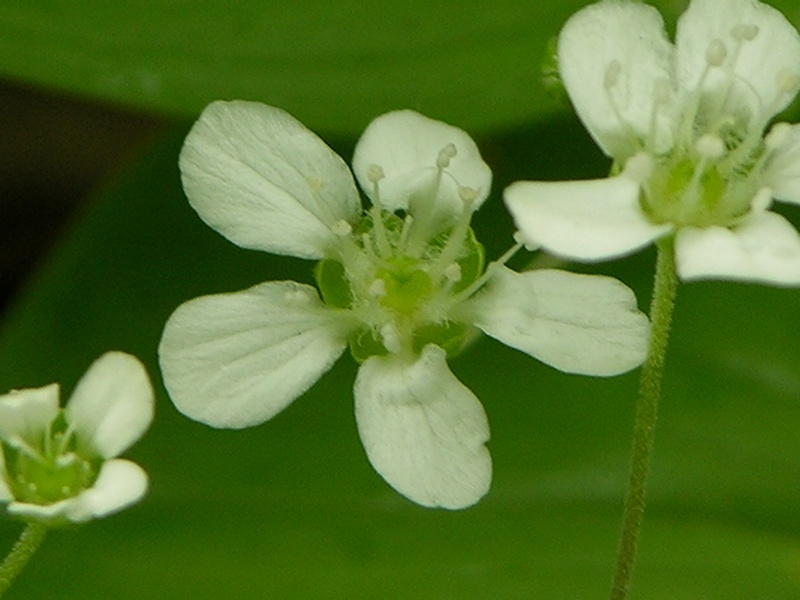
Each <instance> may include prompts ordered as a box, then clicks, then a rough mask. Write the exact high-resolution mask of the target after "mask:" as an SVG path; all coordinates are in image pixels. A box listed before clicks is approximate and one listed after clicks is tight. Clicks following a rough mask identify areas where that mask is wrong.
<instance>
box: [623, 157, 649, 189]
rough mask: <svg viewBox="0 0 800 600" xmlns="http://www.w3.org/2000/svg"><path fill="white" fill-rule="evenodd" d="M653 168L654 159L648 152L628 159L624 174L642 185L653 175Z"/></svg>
mask: <svg viewBox="0 0 800 600" xmlns="http://www.w3.org/2000/svg"><path fill="white" fill-rule="evenodd" d="M653 166H654V165H653V159H652V157H651V156H650V155H649V154H647V153H646V152H639V153H638V154H634V155H633V156H631V157H630V158H629V159H628V162H626V163H625V168H624V169H623V173H624V174H625V175H626V176H627V177H629V178H631V179H633V180H634V181H636V182H637V183H642V182H643V181H645V180H646V179H648V178H649V177H650V175H652V174H653Z"/></svg>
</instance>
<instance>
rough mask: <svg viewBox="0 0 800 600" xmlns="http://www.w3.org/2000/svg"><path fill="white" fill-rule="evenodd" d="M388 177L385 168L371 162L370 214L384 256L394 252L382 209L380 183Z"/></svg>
mask: <svg viewBox="0 0 800 600" xmlns="http://www.w3.org/2000/svg"><path fill="white" fill-rule="evenodd" d="M384 177H386V173H384V172H383V169H382V168H381V167H380V166H379V165H376V164H371V165H370V166H369V167H367V179H369V181H370V183H372V207H370V211H369V212H370V215H372V230H373V231H374V232H375V242H376V243H377V245H378V251H379V252H380V253H381V254H383V255H384V256H389V255H390V254H391V253H392V246H391V244H390V243H389V238H388V236H387V235H386V228H385V227H384V226H383V217H382V215H381V210H382V209H383V205H382V203H381V191H380V185H378V184H379V183H380V181H381V179H383V178H384Z"/></svg>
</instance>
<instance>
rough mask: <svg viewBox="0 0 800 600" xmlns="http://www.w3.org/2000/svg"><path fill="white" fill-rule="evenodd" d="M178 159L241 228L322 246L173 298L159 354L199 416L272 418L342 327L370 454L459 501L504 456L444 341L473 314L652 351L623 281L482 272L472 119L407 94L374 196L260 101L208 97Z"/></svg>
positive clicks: (366, 141)
mask: <svg viewBox="0 0 800 600" xmlns="http://www.w3.org/2000/svg"><path fill="white" fill-rule="evenodd" d="M180 167H181V172H182V177H183V185H184V189H185V190H186V194H187V196H188V198H189V202H190V204H191V205H192V206H193V207H194V209H195V210H196V211H197V213H198V214H199V215H200V217H201V218H202V219H203V220H204V221H205V222H206V223H208V224H209V225H210V226H211V227H213V228H214V229H216V230H217V231H219V232H220V233H222V234H223V235H224V236H226V237H227V238H228V239H229V240H231V241H232V242H234V243H235V244H238V245H240V246H243V247H246V248H254V249H259V250H266V251H269V252H275V253H279V254H288V255H294V256H300V257H305V258H312V259H316V260H318V262H317V266H316V268H315V270H314V276H315V279H316V282H317V286H318V288H319V292H318V291H317V289H315V288H313V287H311V286H308V285H303V284H299V283H295V282H291V281H272V282H266V283H262V284H259V285H256V286H254V287H252V288H250V289H247V290H244V291H241V292H236V293H231V294H219V295H214V296H205V297H201V298H196V299H194V300H190V301H189V302H186V303H185V304H183V305H182V306H180V307H179V308H178V309H177V310H176V311H175V313H173V315H172V316H171V317H170V319H169V321H168V322H167V324H166V327H165V329H164V334H163V337H162V340H161V345H160V347H159V357H160V362H161V368H162V371H163V376H164V383H165V385H166V388H167V390H168V391H169V394H170V396H171V397H172V400H173V402H174V403H175V405H176V406H177V407H178V409H179V410H180V411H182V412H183V413H184V414H186V415H187V416H189V417H191V418H193V419H196V420H198V421H202V422H204V423H207V424H209V425H212V426H215V427H230V428H239V427H248V426H251V425H255V424H258V423H261V422H263V421H265V420H267V419H270V418H271V417H273V416H274V415H275V414H277V413H278V412H279V411H281V410H282V409H284V408H285V407H286V406H287V405H288V404H289V403H291V402H292V401H293V400H295V399H296V398H297V397H298V396H300V395H301V394H302V393H303V392H305V391H306V390H307V389H308V388H309V387H310V386H311V385H312V384H313V383H314V382H315V381H316V380H317V379H318V378H319V377H320V376H321V375H322V373H324V372H325V371H327V370H328V369H329V368H330V367H331V365H332V364H333V363H334V361H336V359H337V358H338V357H339V356H340V355H341V354H342V352H343V351H344V349H345V348H347V347H348V346H349V347H350V350H351V353H352V354H353V356H354V357H355V358H356V359H357V360H358V361H359V362H360V363H362V364H361V368H360V369H359V372H358V376H357V379H356V382H355V412H356V421H357V425H358V430H359V433H360V436H361V439H362V442H363V444H364V448H365V450H366V453H367V456H368V458H369V460H370V462H371V463H372V465H373V466H374V468H375V469H376V470H377V471H378V472H379V473H380V474H381V475H382V476H383V477H384V478H385V479H386V481H387V482H388V483H389V484H390V485H392V486H393V487H394V488H395V489H396V490H398V491H399V492H400V493H401V494H403V495H405V496H406V497H408V498H410V499H411V500H413V501H414V502H417V503H419V504H422V505H425V506H441V507H446V508H463V507H466V506H469V505H471V504H474V503H475V502H477V501H478V500H479V499H480V498H481V497H482V496H483V495H484V494H485V493H486V492H487V491H488V488H489V484H490V481H491V471H492V467H491V458H490V456H489V452H488V450H487V448H486V446H485V443H486V442H487V440H488V439H489V426H488V422H487V419H486V415H485V413H484V410H483V407H482V406H481V404H480V402H479V401H478V399H477V398H476V397H475V395H474V394H472V392H470V390H469V389H467V388H466V387H465V386H464V385H463V384H462V383H460V382H459V381H458V380H457V379H456V378H455V376H454V375H453V374H452V373H451V372H450V370H449V368H448V366H447V362H446V360H445V359H446V356H447V355H448V354H452V353H455V352H457V351H458V350H459V349H460V348H461V346H462V344H463V342H464V339H465V338H466V336H467V334H468V332H469V329H470V327H471V325H473V324H474V325H476V326H477V327H479V328H480V329H482V330H483V331H484V332H486V333H488V334H489V335H491V336H493V337H495V338H497V339H499V340H501V341H502V342H504V343H506V344H508V345H510V346H513V347H515V348H519V349H521V350H523V351H524V352H527V353H529V354H531V355H533V356H536V357H537V358H540V359H541V360H543V361H545V362H547V363H549V364H551V365H553V366H555V367H557V368H559V369H562V370H564V371H569V372H574V373H587V374H593V375H613V374H617V373H620V372H623V371H626V370H629V369H631V368H633V367H635V366H637V365H638V364H640V363H641V361H642V360H643V358H644V353H645V345H646V337H647V331H648V324H647V320H646V318H645V317H644V315H642V314H641V313H639V312H638V311H637V310H636V302H635V298H634V296H633V294H632V292H631V291H630V290H629V289H628V288H626V287H625V286H624V285H622V284H621V283H619V282H618V281H616V280H613V279H609V278H602V277H590V276H583V275H574V274H568V273H560V272H557V271H540V272H535V273H533V272H529V273H523V274H519V273H515V272H513V271H510V270H509V269H507V268H505V267H503V266H502V265H500V264H495V265H492V266H490V267H489V271H488V274H487V273H486V272H484V256H483V247H482V246H481V245H480V244H479V243H478V242H477V240H476V239H475V237H474V234H473V233H472V230H471V229H470V227H469V224H470V219H471V216H472V213H473V211H474V210H475V209H476V208H478V207H479V206H480V205H481V203H482V202H483V201H484V200H485V199H486V197H487V196H488V194H489V187H490V184H491V172H490V170H489V167H488V166H487V165H486V164H485V163H484V162H483V160H482V159H481V157H480V154H479V152H478V149H477V147H476V145H475V143H474V142H473V141H472V139H470V137H469V136H468V135H467V134H466V133H464V132H463V131H461V130H460V129H457V128H455V127H451V126H449V125H446V124H445V123H441V122H439V121H433V120H431V119H428V118H426V117H424V116H422V115H420V114H417V113H415V112H411V111H396V112H391V113H388V114H385V115H383V116H381V117H378V118H377V119H376V120H374V121H373V122H372V123H371V124H370V125H369V127H368V128H367V129H366V131H365V132H364V134H363V136H362V137H361V139H360V141H359V142H358V145H357V146H356V149H355V154H354V158H353V171H354V173H355V176H356V179H357V180H358V182H359V184H360V186H361V188H362V189H363V190H364V193H365V194H366V195H367V196H368V197H369V198H370V200H371V205H372V206H371V207H370V208H369V209H368V210H366V211H364V210H362V207H361V201H360V197H359V192H358V189H357V188H356V185H355V183H354V181H353V178H352V176H351V174H350V171H349V170H348V168H347V166H346V165H345V163H344V162H343V161H342V160H341V159H340V158H339V157H338V156H337V155H336V154H335V153H334V152H333V151H332V150H331V149H330V148H329V147H328V146H326V145H325V144H324V142H322V140H320V139H319V138H318V137H316V136H315V135H314V134H313V133H311V132H310V131H309V130H308V129H306V128H305V127H304V126H303V125H302V124H301V123H299V122H298V121H297V120H295V119H294V118H293V117H291V116H290V115H288V114H287V113H285V112H284V111H282V110H280V109H278V108H274V107H270V106H266V105H263V104H258V103H254V102H243V101H234V102H215V103H213V104H211V105H210V106H208V107H207V108H206V109H205V111H204V112H203V114H202V115H201V116H200V118H199V120H198V121H197V123H196V124H195V125H194V127H193V129H192V131H191V132H190V133H189V135H188V137H187V139H186V143H185V145H184V148H183V151H182V153H181V158H180ZM320 295H321V298H320Z"/></svg>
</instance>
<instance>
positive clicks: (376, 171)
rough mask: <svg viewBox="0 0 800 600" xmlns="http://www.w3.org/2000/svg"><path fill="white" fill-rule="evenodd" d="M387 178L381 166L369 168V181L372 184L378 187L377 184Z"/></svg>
mask: <svg viewBox="0 0 800 600" xmlns="http://www.w3.org/2000/svg"><path fill="white" fill-rule="evenodd" d="M384 177H386V173H384V172H383V169H381V167H380V166H379V165H370V166H369V167H367V179H369V181H370V183H372V184H373V185H377V183H378V182H379V181H380V180H381V179H383V178H384Z"/></svg>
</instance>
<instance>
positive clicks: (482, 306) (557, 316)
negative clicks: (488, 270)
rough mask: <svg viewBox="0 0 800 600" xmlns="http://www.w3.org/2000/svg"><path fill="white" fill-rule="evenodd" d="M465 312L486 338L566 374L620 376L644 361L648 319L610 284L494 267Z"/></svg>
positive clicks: (623, 289) (619, 286) (626, 292)
mask: <svg viewBox="0 0 800 600" xmlns="http://www.w3.org/2000/svg"><path fill="white" fill-rule="evenodd" d="M465 310H468V311H469V312H470V314H471V317H472V320H473V322H474V323H475V325H477V326H478V327H480V328H481V329H482V330H483V331H484V332H485V333H487V334H488V335H490V336H492V337H493V338H496V339H497V340H499V341H501V342H503V343H504V344H507V345H509V346H511V347H512V348H517V349H518V350H521V351H523V352H525V353H527V354H530V355H531V356H533V357H535V358H538V359H539V360H541V361H542V362H545V363H547V364H549V365H551V366H553V367H555V368H556V369H559V370H561V371H566V372H568V373H579V374H582V375H597V376H610V375H618V374H620V373H624V372H625V371H629V370H630V369H633V368H635V367H637V366H639V365H640V364H641V363H642V362H644V359H645V355H646V354H647V342H648V335H649V323H648V320H647V317H646V316H645V315H644V314H643V313H641V312H640V311H639V310H638V308H637V305H636V297H635V296H634V294H633V292H632V291H631V290H630V288H628V287H627V286H626V285H624V284H623V283H622V282H620V281H618V280H616V279H613V278H611V277H603V276H599V275H579V274H576V273H568V272H566V271H557V270H550V269H547V270H541V271H526V272H524V273H515V272H514V271H511V270H510V269H508V268H506V267H499V268H496V270H495V272H494V274H493V276H492V279H491V280H490V281H489V283H488V284H487V285H486V288H485V289H484V290H483V291H481V292H480V293H479V294H478V295H477V296H476V297H475V298H473V299H472V300H471V301H470V302H469V304H468V305H467V306H466V307H465Z"/></svg>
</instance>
